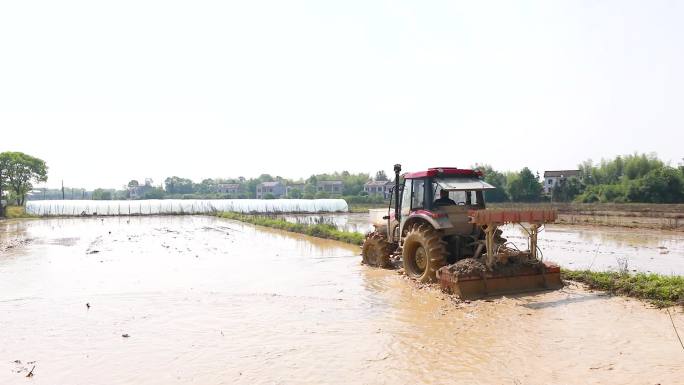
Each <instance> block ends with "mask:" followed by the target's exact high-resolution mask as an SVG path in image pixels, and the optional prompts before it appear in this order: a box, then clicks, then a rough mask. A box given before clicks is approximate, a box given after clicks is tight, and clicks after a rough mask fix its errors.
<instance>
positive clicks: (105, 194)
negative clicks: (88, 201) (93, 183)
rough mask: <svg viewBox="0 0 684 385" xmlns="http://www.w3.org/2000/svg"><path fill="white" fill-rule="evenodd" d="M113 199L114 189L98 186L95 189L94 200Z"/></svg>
mask: <svg viewBox="0 0 684 385" xmlns="http://www.w3.org/2000/svg"><path fill="white" fill-rule="evenodd" d="M111 199H112V191H111V190H105V189H101V188H97V189H95V190H94V191H93V200H96V201H108V200H111Z"/></svg>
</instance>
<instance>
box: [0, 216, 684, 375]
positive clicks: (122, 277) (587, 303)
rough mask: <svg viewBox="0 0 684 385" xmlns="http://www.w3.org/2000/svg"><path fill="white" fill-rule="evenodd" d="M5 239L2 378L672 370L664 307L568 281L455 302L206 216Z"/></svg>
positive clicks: (1, 230)
mask: <svg viewBox="0 0 684 385" xmlns="http://www.w3.org/2000/svg"><path fill="white" fill-rule="evenodd" d="M18 239H23V240H28V242H18V241H16V240H18ZM0 240H1V241H2V242H5V243H6V244H9V243H11V244H12V245H14V246H13V247H12V248H10V249H7V250H4V251H3V252H2V253H1V254H0V341H2V343H1V344H0V383H2V384H25V383H27V382H30V383H32V384H76V385H78V384H84V385H85V384H88V385H91V384H108V385H116V384H131V383H135V384H407V383H410V384H549V383H562V384H644V383H646V384H656V383H661V384H675V383H678V381H681V373H682V372H684V359H682V357H683V354H684V352H683V351H682V348H681V347H680V345H679V343H678V341H677V337H676V335H675V332H674V329H673V327H672V324H671V321H670V318H669V315H668V313H667V312H666V311H665V310H657V309H653V308H650V307H649V306H648V305H646V304H645V303H643V302H641V301H637V300H629V299H624V298H618V297H608V296H604V295H601V294H600V293H594V292H588V291H586V290H584V289H582V288H581V287H578V286H568V287H566V288H564V289H563V290H561V291H554V292H543V293H537V294H530V295H521V296H514V297H499V298H492V299H490V300H487V301H473V302H460V301H457V300H454V299H453V298H451V297H449V296H447V295H444V294H442V293H441V292H440V291H439V290H436V289H434V288H431V287H427V288H422V287H417V286H416V285H414V284H413V283H412V282H411V281H409V280H407V279H405V278H404V277H403V276H401V275H398V274H397V273H396V272H395V271H388V270H382V269H373V268H368V267H365V266H362V265H360V263H359V261H360V257H359V256H358V254H359V249H358V247H355V246H348V245H345V244H341V243H338V242H334V241H326V240H320V239H315V238H310V237H307V236H302V235H296V234H289V233H283V232H280V231H276V230H269V229H263V228H256V227H254V226H251V225H248V224H243V223H239V222H234V221H230V220H222V219H219V218H214V217H200V216H184V217H172V216H165V217H137V218H104V219H100V218H72V219H49V220H42V219H41V220H29V221H6V222H3V223H2V224H0ZM670 311H671V312H672V316H673V322H674V324H675V325H676V327H677V328H678V329H679V330H684V314H683V313H682V312H681V309H673V310H670ZM33 367H35V370H34V371H33V374H34V375H33V377H31V378H30V379H29V378H26V375H27V374H28V372H29V371H30V370H31V369H32V368H33Z"/></svg>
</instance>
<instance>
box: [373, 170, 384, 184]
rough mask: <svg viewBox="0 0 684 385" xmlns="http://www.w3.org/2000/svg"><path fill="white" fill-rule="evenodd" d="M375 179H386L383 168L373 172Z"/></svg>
mask: <svg viewBox="0 0 684 385" xmlns="http://www.w3.org/2000/svg"><path fill="white" fill-rule="evenodd" d="M375 180H380V181H386V180H387V174H385V171H384V170H380V171H378V172H376V173H375Z"/></svg>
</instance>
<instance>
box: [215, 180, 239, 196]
mask: <svg viewBox="0 0 684 385" xmlns="http://www.w3.org/2000/svg"><path fill="white" fill-rule="evenodd" d="M216 192H217V193H219V194H230V195H238V194H240V193H241V192H242V185H241V184H239V183H219V184H217V185H216Z"/></svg>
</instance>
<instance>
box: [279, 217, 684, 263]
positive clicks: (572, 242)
mask: <svg viewBox="0 0 684 385" xmlns="http://www.w3.org/2000/svg"><path fill="white" fill-rule="evenodd" d="M286 219H287V220H289V221H292V222H303V223H317V222H323V223H332V224H335V225H336V226H338V227H339V228H342V229H345V230H347V231H357V232H360V233H365V232H367V231H368V230H370V229H371V228H372V225H371V224H370V221H369V219H368V214H361V213H350V214H322V215H298V216H293V215H290V216H287V217H286ZM503 230H504V237H506V238H507V239H508V240H510V241H511V242H513V243H514V244H515V245H517V246H518V247H521V248H523V247H524V248H527V234H526V233H525V232H524V231H523V230H521V228H520V227H519V226H505V227H504V228H503ZM539 246H540V248H541V249H542V251H543V253H544V257H545V258H547V259H549V260H552V261H554V262H557V263H559V264H561V266H563V267H567V268H571V269H591V270H596V271H605V270H618V269H621V268H622V267H624V266H625V265H626V266H627V268H628V269H629V270H630V271H633V272H653V273H659V274H675V275H684V233H682V232H681V231H678V232H674V231H664V230H653V229H631V228H624V227H606V226H577V225H549V226H546V228H545V230H544V231H543V232H542V233H540V235H539Z"/></svg>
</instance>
